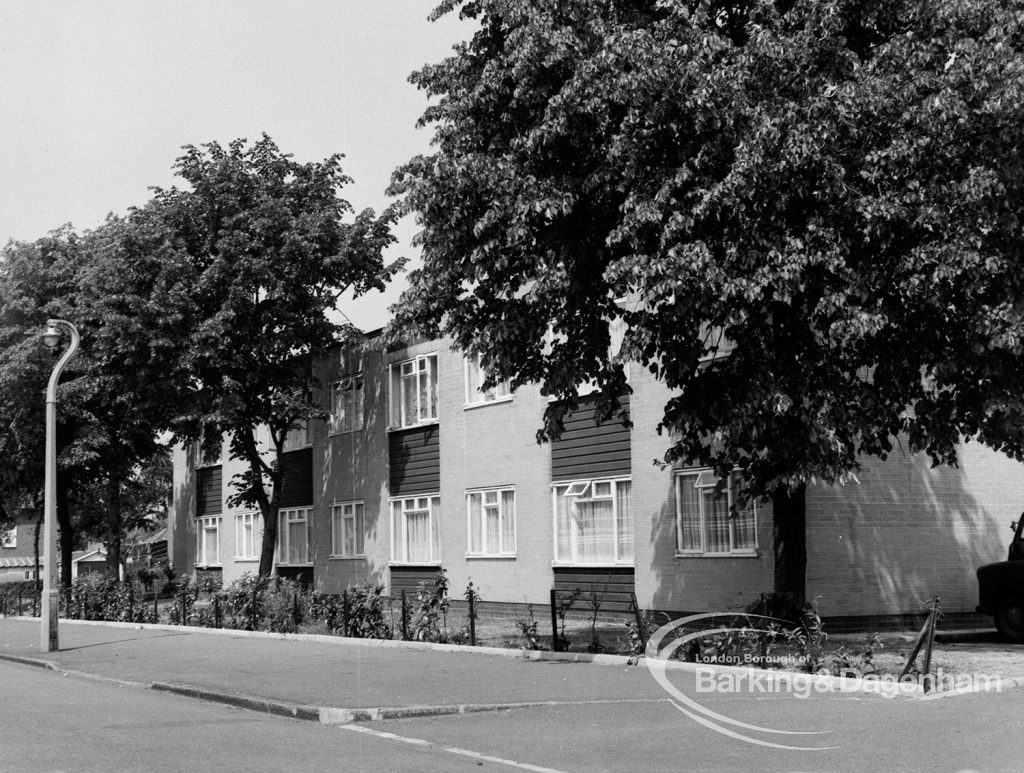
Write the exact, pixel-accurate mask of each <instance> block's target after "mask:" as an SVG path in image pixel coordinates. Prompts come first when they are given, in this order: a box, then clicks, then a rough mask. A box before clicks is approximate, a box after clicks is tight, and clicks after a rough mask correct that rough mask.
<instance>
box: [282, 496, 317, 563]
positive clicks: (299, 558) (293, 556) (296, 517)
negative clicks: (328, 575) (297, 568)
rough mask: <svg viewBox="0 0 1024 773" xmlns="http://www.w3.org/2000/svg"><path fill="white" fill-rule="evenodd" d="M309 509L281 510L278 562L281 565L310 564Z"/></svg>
mask: <svg viewBox="0 0 1024 773" xmlns="http://www.w3.org/2000/svg"><path fill="white" fill-rule="evenodd" d="M310 509H311V508H308V507H294V508H289V509H287V510H281V512H280V515H279V516H278V518H279V521H278V523H279V526H278V531H277V550H278V552H277V562H278V563H279V564H308V563H311V560H310V555H309V543H310V539H309V527H310V519H309V513H310Z"/></svg>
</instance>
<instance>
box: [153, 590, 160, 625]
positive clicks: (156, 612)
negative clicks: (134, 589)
mask: <svg viewBox="0 0 1024 773" xmlns="http://www.w3.org/2000/svg"><path fill="white" fill-rule="evenodd" d="M158 597H159V594H157V592H156V591H153V617H154V619H155V620H156V621H157V622H158V623H159V622H160V607H158V606H157V603H156V602H157V598H158Z"/></svg>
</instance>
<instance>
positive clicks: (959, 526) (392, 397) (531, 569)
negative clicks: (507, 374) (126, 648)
mask: <svg viewBox="0 0 1024 773" xmlns="http://www.w3.org/2000/svg"><path fill="white" fill-rule="evenodd" d="M629 378H630V384H631V386H632V389H633V393H632V394H631V396H630V397H629V401H628V406H629V411H630V416H631V419H632V421H633V425H634V426H633V428H632V429H627V428H626V427H624V426H622V425H621V424H618V423H609V424H605V425H603V426H597V425H596V424H595V423H594V422H593V420H592V416H591V413H592V412H591V411H590V410H589V409H588V408H587V406H586V404H585V402H584V405H583V406H582V407H581V408H580V410H578V411H577V412H576V413H575V414H574V415H573V416H571V417H570V418H569V419H568V420H567V422H566V432H565V434H564V435H563V436H562V438H561V439H560V440H559V441H557V442H555V443H552V444H545V445H538V444H537V442H536V440H535V433H536V430H537V429H538V427H539V426H540V424H541V416H542V414H543V411H544V408H545V406H546V405H547V398H546V397H544V396H542V395H541V394H540V391H539V389H538V388H536V387H527V388H523V389H520V390H518V391H516V392H515V393H514V394H510V393H509V392H508V390H507V389H503V388H498V389H496V390H494V391H492V392H489V393H486V394H484V393H481V392H480V390H479V388H478V387H479V384H480V383H481V381H482V377H481V373H480V369H479V367H478V364H477V363H476V362H470V361H467V360H466V359H465V358H464V357H463V356H462V355H461V354H459V353H457V352H454V351H453V350H452V349H450V348H449V347H448V346H447V345H446V344H445V343H444V342H438V341H428V342H420V343H415V344H412V345H409V346H406V347H405V348H403V349H401V350H398V351H391V352H386V353H385V352H379V351H378V352H364V353H363V354H361V355H358V356H357V355H352V354H348V355H346V354H345V353H343V352H341V351H340V350H339V351H335V352H334V353H333V354H332V355H331V356H330V357H327V358H325V361H324V363H323V365H322V373H321V380H322V383H323V384H324V394H323V395H322V396H321V397H322V400H323V405H324V407H325V408H328V407H329V410H330V411H331V417H330V419H329V420H328V421H324V422H314V423H313V425H311V426H309V427H305V428H303V429H302V430H301V431H296V432H294V433H292V435H291V436H290V437H289V440H288V444H287V453H286V454H285V457H284V463H285V464H286V465H287V469H288V475H287V482H286V485H285V490H284V495H283V504H282V512H281V517H280V524H279V534H278V552H277V561H276V572H277V573H278V574H279V575H281V576H288V577H296V578H299V579H301V580H302V581H304V582H306V583H308V584H311V585H312V586H313V587H315V588H317V589H318V590H321V591H324V592H329V593H330V592H335V593H337V592H340V591H341V590H342V589H343V588H345V587H346V586H347V585H348V584H350V583H351V584H354V583H360V582H365V581H366V580H367V579H368V578H369V579H375V580H377V581H380V582H383V583H384V584H385V585H386V587H387V589H388V591H389V592H390V593H392V594H397V593H398V592H400V591H401V590H402V589H412V588H415V587H416V585H417V584H418V583H419V581H420V580H422V579H425V578H429V577H432V576H433V575H434V574H435V573H436V571H437V569H438V568H439V567H442V566H443V567H444V568H445V569H446V570H447V573H448V577H449V580H450V583H451V588H452V589H453V596H456V597H458V596H460V595H461V590H462V589H463V588H465V587H466V584H467V583H468V582H469V581H472V582H473V584H474V586H475V587H476V588H477V589H478V591H479V592H480V594H481V596H482V597H483V598H484V599H485V600H487V601H488V602H491V603H504V604H509V605H517V606H519V605H522V604H524V603H531V604H536V605H543V604H546V603H547V600H548V598H549V591H550V589H551V588H553V587H554V588H562V589H567V590H571V589H574V588H577V587H580V588H583V589H584V590H586V589H587V588H588V587H598V588H601V589H602V590H604V591H605V594H606V596H605V598H606V608H611V609H615V608H624V606H623V605H624V601H625V600H626V599H628V597H629V593H630V592H631V591H632V592H634V593H635V594H636V597H637V600H638V603H639V605H640V607H641V608H644V609H655V610H665V611H673V612H701V611H721V610H728V609H737V608H740V607H742V606H743V605H744V604H745V603H746V602H748V601H750V600H752V599H753V598H755V597H756V596H757V595H758V594H759V593H761V592H764V591H768V590H770V589H771V586H772V566H773V559H772V525H771V508H770V505H758V506H756V507H753V506H752V507H750V508H748V509H747V510H746V511H744V512H742V513H740V514H739V516H738V517H737V518H734V519H730V518H729V517H728V508H729V504H730V501H729V500H730V496H731V493H730V491H729V489H728V487H727V488H726V490H725V491H724V492H720V493H716V492H715V490H714V487H715V483H716V481H715V479H714V478H713V476H711V474H710V472H709V471H706V470H699V469H686V468H681V467H665V466H660V465H658V464H656V463H655V460H656V459H659V458H661V457H662V455H663V454H664V451H665V449H666V446H667V442H668V441H667V440H666V438H664V437H662V436H660V435H658V434H657V433H656V431H655V427H656V426H657V423H658V420H659V419H660V418H661V411H662V407H663V405H664V404H665V401H666V400H667V398H668V392H667V390H666V389H665V387H664V386H663V385H662V384H660V383H658V382H657V381H655V380H654V379H653V377H652V376H650V374H648V373H647V372H646V371H644V370H643V369H641V368H638V367H632V368H631V372H630V373H629ZM226 448H227V446H226V444H225V447H224V450H225V453H222V454H221V456H220V457H219V458H208V459H200V458H198V457H197V456H196V454H195V452H194V451H192V450H189V449H184V448H179V449H177V450H176V452H175V457H174V461H175V464H174V473H175V484H174V485H175V490H174V508H173V512H172V516H171V519H170V522H171V526H170V534H169V550H170V555H171V558H172V561H173V565H174V567H175V569H177V570H178V571H179V573H181V572H184V573H188V572H191V571H193V570H194V569H196V568H201V569H204V570H209V571H213V572H219V573H221V574H222V576H223V580H224V582H225V583H228V582H231V581H232V580H233V579H235V578H237V577H239V576H241V575H242V574H244V573H246V572H253V573H254V572H255V571H256V569H257V567H258V558H259V548H260V516H259V514H258V513H255V512H253V511H251V510H249V511H247V510H244V509H238V508H234V509H233V508H229V507H228V506H227V504H226V501H227V499H228V497H229V495H230V493H231V488H230V481H231V479H232V477H233V476H234V475H235V474H236V473H237V472H239V471H240V470H241V469H242V468H241V463H240V462H239V461H238V460H231V459H229V458H228V457H227V454H226ZM859 479H860V483H859V484H851V485H846V486H824V485H811V486H809V488H808V493H807V533H808V566H807V594H808V597H809V598H812V599H816V600H817V603H818V607H819V610H820V611H821V613H822V615H823V616H825V617H827V618H832V619H833V621H834V622H836V623H838V622H841V621H847V622H849V623H851V624H856V623H857V621H858V620H859V621H861V622H865V618H871V619H873V621H874V624H878V623H880V622H882V621H884V620H885V619H886V618H888V619H890V620H891V621H892V622H895V618H896V617H898V616H904V615H915V614H918V613H920V611H921V606H922V604H923V602H925V601H926V600H928V599H930V598H932V597H933V596H936V595H938V596H940V597H941V599H942V603H943V609H944V610H945V611H946V612H947V613H950V614H951V615H957V614H962V615H969V614H970V613H972V612H973V610H974V606H975V604H976V601H977V600H976V595H977V590H976V584H975V578H974V571H975V569H976V568H977V567H978V566H979V565H981V564H983V563H987V562H990V561H995V560H1000V559H1001V558H1003V557H1004V556H1005V549H1006V544H1007V541H1008V538H1009V532H1008V529H1007V526H1008V524H1009V522H1010V520H1012V519H1013V518H1015V517H1017V516H1018V514H1019V513H1020V511H1021V510H1022V509H1024V467H1022V466H1021V465H1020V464H1017V463H1015V462H1012V461H1010V460H1008V459H1007V458H1006V457H1003V456H1001V455H998V454H995V453H993V452H991V451H988V450H986V449H984V448H981V447H979V446H976V445H973V444H969V445H965V446H964V447H963V448H962V449H961V462H960V467H959V468H957V469H946V468H937V469H932V468H931V467H930V466H929V464H928V461H927V459H925V458H922V457H919V456H910V455H901V454H899V453H893V454H892V455H891V457H890V459H889V460H888V461H886V462H880V461H877V460H870V459H869V460H866V461H865V464H864V468H863V470H862V472H861V474H860V475H859ZM846 619H849V620H846Z"/></svg>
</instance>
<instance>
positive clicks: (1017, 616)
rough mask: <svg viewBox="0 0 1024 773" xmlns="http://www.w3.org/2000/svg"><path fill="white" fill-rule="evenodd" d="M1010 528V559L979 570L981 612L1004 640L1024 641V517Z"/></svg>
mask: <svg viewBox="0 0 1024 773" xmlns="http://www.w3.org/2000/svg"><path fill="white" fill-rule="evenodd" d="M1010 528H1011V529H1013V540H1012V541H1011V542H1010V550H1009V555H1008V556H1007V559H1006V560H1005V561H997V562H996V563H994V564H985V565H984V566H982V567H979V568H978V612H981V613H982V614H985V615H991V616H992V617H993V618H994V619H995V623H996V628H998V629H999V632H1000V633H1001V634H1003V636H1006V637H1007V638H1009V639H1013V640H1014V641H1024V536H1022V534H1021V531H1022V529H1024V513H1022V514H1021V517H1020V520H1019V521H1014V522H1013V523H1011V524H1010Z"/></svg>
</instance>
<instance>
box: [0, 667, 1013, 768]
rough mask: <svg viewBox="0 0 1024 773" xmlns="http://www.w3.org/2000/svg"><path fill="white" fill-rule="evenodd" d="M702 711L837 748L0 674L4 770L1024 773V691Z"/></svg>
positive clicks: (662, 708)
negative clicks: (320, 717) (261, 708)
mask: <svg viewBox="0 0 1024 773" xmlns="http://www.w3.org/2000/svg"><path fill="white" fill-rule="evenodd" d="M591 668H593V671H592V673H593V675H594V677H595V678H600V677H601V676H602V675H606V676H608V677H611V676H612V674H611V672H609V671H606V670H605V669H603V668H601V667H591ZM703 703H704V705H705V706H707V707H708V708H710V709H712V710H714V711H717V712H720V713H721V714H722V715H725V716H728V717H731V718H734V719H737V720H740V721H743V722H748V723H753V724H758V725H762V726H768V727H772V728H777V729H788V730H799V731H803V732H812V733H816V735H807V736H800V737H790V736H776V737H774V738H772V737H771V736H765V735H764V734H760V735H759V737H761V738H766V737H768V738H771V740H775V741H781V742H783V743H792V744H796V745H805V746H821V747H834V748H827V749H825V750H823V751H803V750H801V751H794V750H786V749H774V748H765V747H761V746H755V745H752V744H749V743H746V742H742V741H739V740H736V739H733V738H728V737H725V736H723V735H721V734H719V733H716V732H714V731H712V730H710V729H709V728H706V727H702V726H700V725H698V724H697V723H695V722H694V721H693V720H692V719H690V718H688V717H686V716H683V715H682V714H681V713H680V712H679V711H678V710H677V709H676V708H675V707H674V706H673V705H672V703H670V702H669V701H668V700H667V699H665V698H644V699H627V700H614V699H613V700H595V699H592V698H585V699H584V700H583V701H580V702H574V701H570V702H567V703H565V704H562V705H554V706H535V707H531V708H522V709H515V710H511V711H492V712H484V713H477V714H463V715H453V716H434V717H422V718H412V719H400V720H389V721H378V722H367V723H363V724H358V725H348V726H328V725H320V724H317V723H315V722H308V721H307V722H303V721H298V720H292V719H282V718H277V717H270V716H266V715H263V714H258V713H253V712H248V711H244V710H240V709H234V708H229V707H226V706H222V705H219V704H211V703H204V702H201V701H196V700H194V699H190V698H184V697H181V696H178V695H173V694H167V693H159V692H154V691H149V690H144V689H139V688H131V687H117V686H114V685H112V684H109V683H107V682H100V681H95V680H88V679H82V678H78V677H66V676H62V675H60V674H58V673H55V672H51V671H45V670H41V669H37V668H31V667H28V666H21V665H16V664H11V663H5V662H0V771H3V772H4V773H6V771H12V772H13V771H18V772H19V773H21V772H22V771H25V772H26V773H34V772H36V771H39V772H42V771H57V770H61V771H135V770H140V771H141V770H146V771H150V770H152V769H154V768H156V769H160V770H167V771H176V770H190V771H191V770H196V769H211V768H212V769H219V770H221V771H234V770H244V771H263V770H267V771H271V770H273V771H279V770H289V771H305V770H310V771H330V770H345V771H352V770H354V771H363V770H365V771H431V770H438V771H441V770H444V771H449V770H470V769H472V770H517V769H518V770H523V769H525V770H535V771H537V770H540V771H588V772H589V771H626V770H629V771H633V770H651V771H660V770H709V771H711V770H716V771H745V770H758V771H761V770H764V771H800V770H803V771H807V770H814V771H833V770H834V771H847V770H850V771H859V770H864V769H867V770H885V771H919V770H925V769H927V770H930V771H950V772H951V773H952V772H954V771H956V772H958V773H959V772H963V771H1018V770H1021V769H1022V765H1021V762H1020V747H1019V734H1020V727H1021V723H1020V717H1021V716H1024V688H1022V689H1016V690H1009V691H1007V692H1004V693H1001V694H987V695H986V694H982V695H969V696H960V697H956V698H949V699H942V700H936V701H918V700H912V699H907V700H903V699H895V700H889V699H885V698H880V697H877V696H864V695H857V696H849V695H844V696H837V695H816V696H811V697H809V698H807V699H803V700H800V699H796V698H794V697H793V696H792V695H736V694H733V695H724V694H723V695H707V696H705V698H704V700H703ZM754 735H757V734H754Z"/></svg>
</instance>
